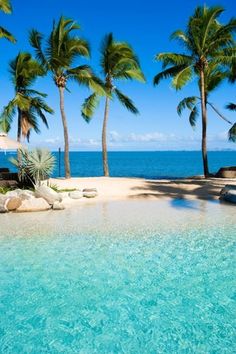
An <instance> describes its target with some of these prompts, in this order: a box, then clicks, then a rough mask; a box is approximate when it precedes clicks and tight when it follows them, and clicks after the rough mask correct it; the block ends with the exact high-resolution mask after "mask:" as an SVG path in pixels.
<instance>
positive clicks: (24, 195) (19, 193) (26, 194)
mask: <svg viewBox="0 0 236 354" xmlns="http://www.w3.org/2000/svg"><path fill="white" fill-rule="evenodd" d="M6 195H7V197H19V198H21V199H22V200H24V199H30V198H31V197H32V196H34V192H32V191H30V190H28V189H15V190H13V191H9V192H7V193H6Z"/></svg>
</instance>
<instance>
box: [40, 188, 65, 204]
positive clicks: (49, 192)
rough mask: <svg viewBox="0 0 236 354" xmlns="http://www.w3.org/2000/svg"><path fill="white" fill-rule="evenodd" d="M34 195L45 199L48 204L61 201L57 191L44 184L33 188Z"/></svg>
mask: <svg viewBox="0 0 236 354" xmlns="http://www.w3.org/2000/svg"><path fill="white" fill-rule="evenodd" d="M35 197H36V198H43V199H45V200H46V201H47V202H48V204H50V205H53V204H54V203H55V202H61V201H62V198H61V196H60V195H59V194H58V193H57V192H55V191H54V190H53V189H52V188H50V187H47V186H44V185H42V186H39V187H37V188H35Z"/></svg>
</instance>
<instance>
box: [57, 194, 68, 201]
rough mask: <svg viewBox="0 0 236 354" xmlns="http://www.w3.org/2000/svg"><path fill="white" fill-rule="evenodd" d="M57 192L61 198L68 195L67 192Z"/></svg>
mask: <svg viewBox="0 0 236 354" xmlns="http://www.w3.org/2000/svg"><path fill="white" fill-rule="evenodd" d="M58 194H59V196H60V197H61V199H62V200H63V199H64V198H68V197H69V192H60V193H58Z"/></svg>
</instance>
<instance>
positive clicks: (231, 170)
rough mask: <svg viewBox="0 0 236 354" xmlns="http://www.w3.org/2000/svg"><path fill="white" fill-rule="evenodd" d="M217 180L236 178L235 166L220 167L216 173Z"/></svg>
mask: <svg viewBox="0 0 236 354" xmlns="http://www.w3.org/2000/svg"><path fill="white" fill-rule="evenodd" d="M216 177H218V178H236V166H231V167H222V168H220V169H219V171H218V172H217V173H216Z"/></svg>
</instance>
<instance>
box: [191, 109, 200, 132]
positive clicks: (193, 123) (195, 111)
mask: <svg viewBox="0 0 236 354" xmlns="http://www.w3.org/2000/svg"><path fill="white" fill-rule="evenodd" d="M198 116H199V110H198V107H197V105H196V106H194V107H193V109H192V110H191V112H190V115H189V123H190V125H191V127H193V128H194V127H195V126H196V122H197V118H198Z"/></svg>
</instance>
